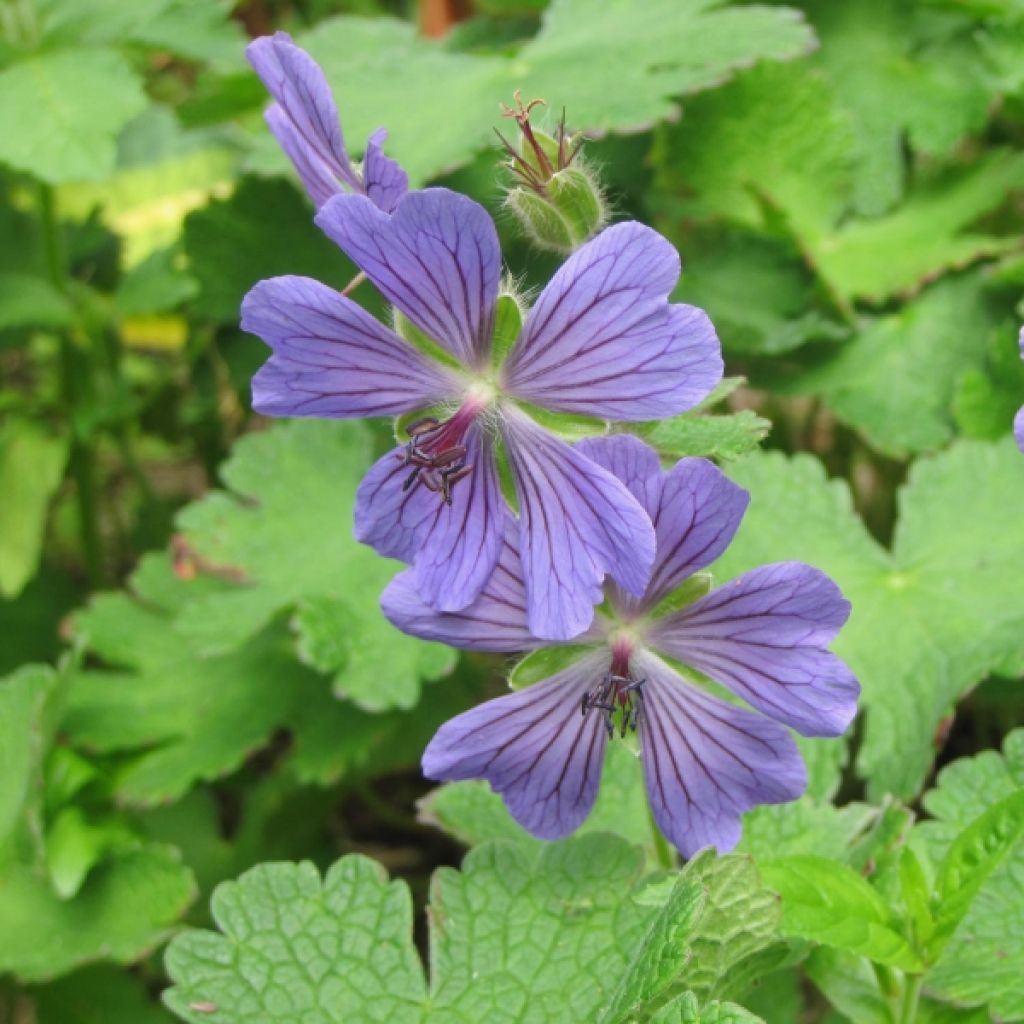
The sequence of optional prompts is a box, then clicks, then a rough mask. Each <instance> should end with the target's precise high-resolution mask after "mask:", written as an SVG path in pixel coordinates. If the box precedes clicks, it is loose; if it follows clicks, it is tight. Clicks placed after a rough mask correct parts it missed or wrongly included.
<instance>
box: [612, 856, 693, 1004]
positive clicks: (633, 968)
mask: <svg viewBox="0 0 1024 1024" xmlns="http://www.w3.org/2000/svg"><path fill="white" fill-rule="evenodd" d="M706 900H707V893H706V891H705V889H704V887H703V886H702V885H701V883H700V881H699V880H697V879H694V878H693V877H692V876H691V875H689V874H687V873H685V872H684V873H681V874H679V875H678V876H676V881H675V885H674V886H673V887H672V890H671V891H670V892H669V894H668V899H667V900H666V901H665V904H664V905H663V906H662V907H661V908H660V910H659V911H658V916H657V917H656V918H655V919H654V921H653V922H652V923H651V926H650V929H649V930H648V932H647V934H646V935H645V936H644V939H643V942H642V943H641V944H640V948H639V949H638V950H637V952H636V956H635V957H634V958H633V962H632V963H631V964H630V965H629V968H628V969H627V971H626V973H625V974H624V975H623V977H622V981H621V982H620V983H619V987H618V988H617V989H616V990H615V993H614V994H613V996H612V999H611V1002H610V1003H609V1004H608V1006H607V1008H606V1009H605V1011H604V1014H603V1015H602V1017H601V1024H628V1022H629V1021H632V1020H636V1019H637V1016H638V1014H642V1015H643V1016H644V1017H647V1016H649V1015H650V1012H651V1011H652V1010H656V1009H658V1007H659V1006H660V1005H661V1004H663V1003H665V1002H667V1000H668V998H669V997H673V996H674V995H675V994H676V992H677V990H678V986H677V984H676V980H677V978H678V976H679V974H680V972H681V971H682V969H683V967H684V965H685V964H686V962H687V960H688V959H689V958H690V956H691V955H692V953H691V951H690V947H689V939H690V936H691V935H692V934H693V932H694V930H695V928H696V926H697V924H698V922H699V921H700V918H701V915H702V913H703V911H704V906H705V902H706Z"/></svg>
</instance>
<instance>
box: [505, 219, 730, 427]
mask: <svg viewBox="0 0 1024 1024" xmlns="http://www.w3.org/2000/svg"><path fill="white" fill-rule="evenodd" d="M678 277H679V257H678V255H677V254H676V251H675V249H674V248H673V247H672V246H671V245H670V244H669V243H668V242H667V241H666V240H665V239H664V238H662V237H661V235H659V234H658V233H657V232H656V231H653V230H652V229H651V228H648V227H645V226H644V225H643V224H637V223H635V222H632V221H631V222H628V223H625V224H616V225H614V226H613V227H610V228H606V229H605V230H604V231H602V232H601V233H600V234H599V235H598V236H597V237H596V238H594V239H593V240H592V241H590V242H587V244H586V245H584V246H582V247H581V248H580V249H578V250H577V251H576V252H575V253H573V255H572V256H570V257H569V259H568V260H566V262H565V263H564V264H563V265H562V267H561V269H560V270H559V271H558V273H556V274H555V276H554V277H553V278H552V279H551V282H550V283H549V284H548V286H547V287H546V288H545V289H544V291H543V292H542V293H541V296H540V298H539V299H538V300H537V302H536V304H535V305H534V307H533V309H531V310H530V313H529V315H528V316H527V318H526V323H525V324H524V325H523V331H522V334H521V335H520V337H519V340H518V342H517V343H516V346H515V348H513V350H512V354H511V355H510V356H509V359H508V362H507V364H506V366H505V370H504V375H505V381H506V386H507V389H508V391H509V393H510V394H513V395H515V396H516V397H518V398H522V399H525V400H526V401H529V402H533V403H535V404H537V405H541V406H544V407H545V408H548V409H555V410H558V411H560V412H569V413H580V414H584V415H589V416H603V417H606V418H608V419H618V420H650V419H659V418H662V417H665V416H673V415H675V414H676V413H680V412H684V411H685V410H686V409H689V408H692V407H693V406H694V405H696V404H697V403H698V402H699V401H700V400H701V399H702V398H704V397H706V396H707V395H708V394H709V393H710V392H711V390H712V389H713V388H714V387H715V385H716V384H717V383H718V381H719V380H720V379H721V376H722V353H721V346H720V344H719V341H718V338H717V336H716V335H715V331H714V328H713V327H712V326H711V321H710V320H708V318H707V315H706V314H705V313H704V312H703V310H700V309H697V308H696V307H694V306H683V305H669V303H668V294H669V292H670V291H671V290H672V288H673V286H674V285H675V283H676V280H677V279H678Z"/></svg>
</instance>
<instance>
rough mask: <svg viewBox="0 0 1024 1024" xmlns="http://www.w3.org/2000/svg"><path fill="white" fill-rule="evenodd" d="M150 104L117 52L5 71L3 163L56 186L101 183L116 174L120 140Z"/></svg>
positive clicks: (0, 125) (64, 54)
mask: <svg viewBox="0 0 1024 1024" xmlns="http://www.w3.org/2000/svg"><path fill="white" fill-rule="evenodd" d="M145 105H146V101H145V97H144V96H143V93H142V87H141V83H140V81H139V79H138V77H137V76H136V74H135V72H134V71H133V70H132V69H131V66H130V65H129V64H128V62H127V61H126V60H125V59H124V58H123V57H122V56H121V55H120V54H118V53H115V52H114V51H112V50H104V49H74V50H58V51H55V52H52V53H43V54H40V55H39V56H33V57H29V58H28V59H27V60H23V61H20V62H18V63H16V64H12V65H11V66H10V67H8V68H6V69H4V70H3V71H0V160H2V161H3V162H4V163H8V164H10V165H11V166H12V167H14V168H16V169H18V170H21V171H28V172H29V173H30V174H33V175H35V176H36V177H37V178H40V179H42V180H43V181H46V182H49V183H50V184H52V185H57V184H61V183H62V182H66V181H95V180H97V179H99V178H102V177H104V175H106V174H109V173H110V171H111V170H113V167H114V158H115V147H114V140H115V138H116V136H117V133H118V132H119V131H120V130H121V129H122V128H123V127H124V126H125V125H126V124H127V123H128V121H129V120H130V119H131V118H133V117H134V116H135V115H136V114H138V113H139V112H140V111H141V110H142V109H143V107H144V106H145Z"/></svg>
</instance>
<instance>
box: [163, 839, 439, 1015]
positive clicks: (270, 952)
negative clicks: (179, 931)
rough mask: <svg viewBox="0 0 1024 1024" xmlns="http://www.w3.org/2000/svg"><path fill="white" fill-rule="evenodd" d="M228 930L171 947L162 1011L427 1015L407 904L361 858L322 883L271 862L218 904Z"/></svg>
mask: <svg viewBox="0 0 1024 1024" xmlns="http://www.w3.org/2000/svg"><path fill="white" fill-rule="evenodd" d="M213 916H214V920H215V921H216V923H217V925H218V926H219V927H220V929H221V930H222V932H223V933H224V934H213V933H210V932H186V933H185V934H184V935H181V936H180V937H178V938H177V939H175V940H174V942H172V943H171V946H170V949H169V950H168V952H167V969H168V972H169V973H170V975H171V977H172V979H173V980H174V981H175V983H176V984H175V987H174V988H171V989H169V990H168V991H167V992H166V993H165V996H164V998H165V1000H166V1002H167V1005H168V1006H169V1007H170V1008H171V1009H172V1010H174V1012H175V1013H176V1014H178V1015H179V1016H180V1017H181V1018H182V1019H183V1020H186V1021H191V1022H197V1024H206V1022H207V1021H208V1020H209V1017H210V1012H211V1011H210V1010H209V1007H210V1006H213V1007H214V1008H215V1010H214V1011H213V1012H215V1013H216V1014H218V1015H219V1016H221V1017H223V1018H224V1019H226V1020H231V1021H233V1022H235V1024H244V1022H246V1021H252V1024H257V1022H259V1024H263V1022H269V1021H280V1022H281V1024H284V1022H285V1021H298V1020H302V1021H303V1024H328V1022H334V1021H339V1022H340V1021H352V1020H360V1021H366V1022H367V1024H370V1022H373V1021H379V1022H381V1024H403V1022H409V1024H413V1022H417V1024H418V1022H419V1021H420V1020H421V1019H422V1008H421V1007H422V1003H423V999H424V995H425V991H424V990H425V984H424V979H423V970H422V968H421V966H420V963H419V958H418V957H417V955H416V951H415V949H414V947H413V945H412V901H411V899H410V897H409V890H408V888H407V887H406V886H405V884H404V883H403V882H389V881H387V879H386V878H385V876H384V873H383V871H382V869H381V868H380V867H379V866H378V865H377V864H375V863H374V862H373V861H371V860H369V859H368V858H366V857H360V856H350V857H345V858H343V859H342V860H340V861H338V862H337V863H336V864H335V865H334V867H332V868H331V870H330V871H329V872H328V873H327V875H326V877H325V878H323V879H321V877H320V873H319V872H318V871H317V869H316V868H315V867H314V866H313V865H312V864H311V863H309V862H308V861H307V862H303V863H301V864H265V865H261V866H259V867H256V868H253V869H252V870H250V871H247V872H246V873H245V874H244V875H242V876H241V878H239V879H238V881H236V882H225V883H224V884H223V885H221V886H219V887H218V888H217V890H216V891H215V893H214V897H213Z"/></svg>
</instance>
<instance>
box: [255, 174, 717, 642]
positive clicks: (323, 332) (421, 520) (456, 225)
mask: <svg viewBox="0 0 1024 1024" xmlns="http://www.w3.org/2000/svg"><path fill="white" fill-rule="evenodd" d="M316 222H317V224H318V225H319V226H320V227H321V228H322V229H323V230H324V231H325V232H326V233H327V234H328V235H329V236H330V237H331V238H332V239H334V241H336V242H337V243H338V245H340V246H341V248H342V249H344V250H345V252H346V253H347V254H348V255H349V256H350V257H351V258H352V259H353V260H354V261H355V262H356V264H358V266H359V267H360V268H361V269H362V270H363V272H364V273H365V274H366V275H367V277H369V279H370V280H371V281H372V282H373V283H374V284H375V285H376V286H377V288H378V289H379V290H380V292H381V293H382V294H383V295H384V296H385V297H386V298H387V299H388V300H389V301H390V302H391V303H392V304H393V305H394V306H395V307H396V308H397V309H398V310H399V311H400V312H401V314H403V315H404V316H405V317H406V318H407V319H408V321H410V322H411V323H412V325H413V326H414V327H415V328H416V329H418V330H419V331H420V332H422V334H424V335H426V336H427V337H428V338H429V339H430V341H431V342H433V343H434V344H432V345H431V344H427V345H425V346H420V347H414V346H413V345H412V344H410V343H409V342H407V341H406V340H404V339H403V338H402V337H400V336H399V335H398V334H397V333H395V331H392V330H391V329H390V328H388V327H385V326H384V325H383V324H381V323H379V322H377V321H376V320H375V319H373V317H371V316H370V315H369V314H368V313H366V312H365V311H364V310H363V309H362V308H361V307H359V306H357V305H356V304H355V303H353V302H351V301H350V300H349V299H347V298H345V297H344V296H342V295H340V294H339V293H338V292H336V291H334V290H333V289H331V288H328V287H326V286H325V285H322V284H319V283H318V282H316V281H312V280H309V279H307V278H300V277H279V278H274V279H272V280H269V281H263V282H261V283H260V284H258V285H256V287H255V288H253V290H252V291H251V292H250V293H249V294H248V295H247V296H246V298H245V301H244V302H243V304H242V327H243V328H244V329H245V330H247V331H250V332H252V333H253V334H257V335H259V336H260V337H261V338H263V340H264V341H266V343H267V344H268V345H269V346H270V347H271V348H272V349H273V354H272V356H271V358H270V359H269V361H268V362H267V363H266V365H265V366H264V367H263V368H262V369H261V370H260V371H259V372H258V373H257V375H256V377H255V379H254V380H253V406H254V408H255V409H257V410H258V411H259V412H262V413H266V414H268V415H274V416H336V417H363V416H393V415H396V414H401V413H411V412H423V413H424V415H423V416H422V417H421V418H420V419H418V420H416V421H415V422H413V423H411V424H410V425H409V427H408V428H407V429H408V434H409V440H408V443H406V444H403V445H400V446H399V447H397V448H396V449H394V450H393V451H391V452H389V453H388V454H387V455H385V456H384V457H383V458H382V459H380V460H379V461H378V462H377V463H376V464H375V465H374V466H373V467H372V468H371V469H370V471H369V473H368V474H367V476H366V478H365V480H364V481H363V483H362V485H361V487H360V489H359V494H358V497H357V500H356V509H355V531H356V536H357V537H358V538H359V539H360V540H362V541H364V542H365V543H367V544H370V545H372V546H373V547H374V548H375V549H376V550H377V551H378V552H379V553H380V554H382V555H385V556H388V557H392V558H397V559H400V560H402V561H404V562H408V563H413V566H414V569H413V576H412V578H413V580H414V581H415V587H416V590H417V592H418V594H419V595H420V597H422V599H423V600H424V601H425V602H426V604H428V605H430V606H431V607H433V608H438V609H440V610H442V611H457V610H459V609H461V608H464V607H466V606H467V605H468V604H470V603H471V602H472V601H473V600H474V599H475V598H476V597H477V595H478V594H479V593H480V591H481V590H482V589H483V587H484V584H485V583H486V582H487V580H488V578H489V577H490V575H491V572H492V570H493V569H494V566H495V564H496V562H497V560H498V555H499V552H500V550H501V547H502V534H503V530H504V523H505V519H506V516H507V515H508V513H507V507H506V502H505V498H504V497H503V494H502V486H501V482H500V478H499V455H501V454H502V453H503V455H504V457H505V458H506V460H507V462H506V465H507V469H508V474H509V476H510V478H511V482H512V484H513V486H514V489H515V494H516V499H517V503H518V512H519V541H518V548H517V550H518V551H519V554H520V557H521V559H522V563H523V565H522V575H523V579H524V580H525V585H526V605H527V609H528V618H529V623H530V628H531V630H532V631H533V633H534V635H536V636H538V637H546V638H554V639H568V638H570V637H573V636H576V635H577V634H578V633H580V632H581V631H583V630H584V629H586V628H587V626H588V625H589V624H590V622H591V619H592V618H593V606H594V605H595V604H596V603H597V602H599V601H600V600H601V593H602V590H601V587H602V583H603V581H604V578H605V576H607V575H610V576H611V577H612V578H613V579H614V580H616V581H617V582H618V583H619V584H620V585H621V587H623V588H624V589H625V590H626V591H628V592H631V593H633V594H636V595H640V594H642V593H643V591H644V588H645V586H646V585H647V580H648V576H649V574H650V567H651V563H652V560H653V558H654V530H653V528H652V526H651V522H650V519H649V518H648V515H647V513H646V512H645V511H644V509H643V508H642V507H641V505H640V503H639V502H638V501H637V499H636V498H635V497H634V496H633V495H632V494H631V493H630V491H629V489H628V488H627V487H626V486H625V484H623V483H622V482H621V481H620V480H619V479H617V478H616V477H615V476H614V475H613V474H612V473H610V472H609V471H608V470H607V469H605V468H603V467H602V466H600V465H598V464H597V463H596V462H594V461H593V460H592V459H590V458H589V457H588V451H589V450H588V449H586V448H575V449H574V448H571V447H570V446H569V445H568V444H566V443H565V442H564V441H562V440H560V439H559V438H557V437H556V436H554V435H553V434H551V433H549V432H548V431H547V430H546V429H544V427H542V426H541V425H540V423H539V422H538V420H537V418H536V416H537V415H539V414H540V412H541V411H542V410H548V411H553V412H556V413H568V414H582V415H586V416H590V417H599V418H602V419H616V420H649V419H658V418H661V417H665V416H671V415H674V414H676V413H680V412H683V411H684V410H686V409H689V408H691V407H692V406H693V405H695V404H696V403H697V402H699V401H700V400H701V399H702V398H704V397H705V396H706V395H707V394H708V393H709V392H710V391H711V390H712V388H713V387H714V386H715V384H716V383H717V382H718V380H719V378H720V376H721V373H722V358H721V351H720V346H719V343H718V339H717V337H716V335H715V332H714V328H713V327H712V326H711V322H710V321H709V320H708V318H707V316H706V314H705V313H704V312H703V311H702V310H700V309H697V308H696V307H694V306H687V305H682V304H677V305H673V304H670V303H669V302H668V294H669V292H670V291H671V290H672V288H673V286H674V285H675V283H676V280H677V278H678V276H679V257H678V256H677V254H676V251H675V249H673V247H672V246H671V245H670V244H669V243H668V242H667V241H666V240H665V239H664V238H662V237H661V236H660V235H659V234H658V233H657V232H655V231H653V230H651V229H650V228H648V227H644V226H643V225H642V224H637V223H624V224H617V225H615V226H614V227H610V228H607V229H606V230H605V231H603V232H602V233H601V234H600V235H598V236H597V237H596V238H594V239H593V240H592V241H590V242H588V243H587V244H586V245H584V246H583V247H581V248H580V249H578V250H577V251H576V252H575V253H574V254H573V255H572V256H571V257H570V258H569V259H568V260H567V261H566V262H565V263H564V264H563V265H562V267H561V268H560V269H559V271H558V272H557V273H556V274H555V276H554V277H553V278H552V280H551V282H550V283H549V284H548V286H547V287H546V288H545V289H544V291H543V292H542V293H541V295H540V297H539V298H538V299H537V302H536V303H535V304H534V306H533V308H532V309H531V310H530V312H529V315H528V316H527V317H526V320H525V322H524V323H523V325H522V329H521V331H520V332H519V335H518V339H517V340H516V341H515V344H514V345H513V346H512V348H511V351H510V352H509V353H508V355H507V358H505V354H504V353H503V352H502V353H498V352H496V351H495V350H494V347H493V345H492V335H493V333H494V324H495V309H496V303H497V300H498V292H499V277H500V271H501V253H500V249H499V246H498V237H497V233H496V231H495V229H494V224H493V222H492V221H491V218H490V217H489V216H488V214H487V212H486V211H485V210H484V209H483V207H481V206H479V205H478V204H477V203H475V202H473V201H472V200H470V199H468V198H466V197H465V196H461V195H458V194H456V193H454V192H450V191H448V190H447V189H440V188H437V189H427V190H424V191H421V192H412V193H409V194H408V195H406V196H405V198H404V199H402V200H401V202H400V203H399V204H398V206H397V207H396V208H395V211H394V213H393V214H391V215H390V216H389V215H388V214H386V213H384V212H382V211H381V210H380V209H378V208H377V207H376V206H375V205H374V204H373V202H371V201H370V200H369V199H368V198H367V197H366V196H363V195H357V194H345V195H337V196H334V197H333V198H332V199H330V200H329V201H328V202H327V203H326V204H325V206H324V207H323V209H322V210H321V211H320V213H319V214H318V215H317V218H316ZM510 301H511V300H510ZM427 350H430V351H427ZM538 407H539V409H538ZM325 472H329V468H328V467H325Z"/></svg>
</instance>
